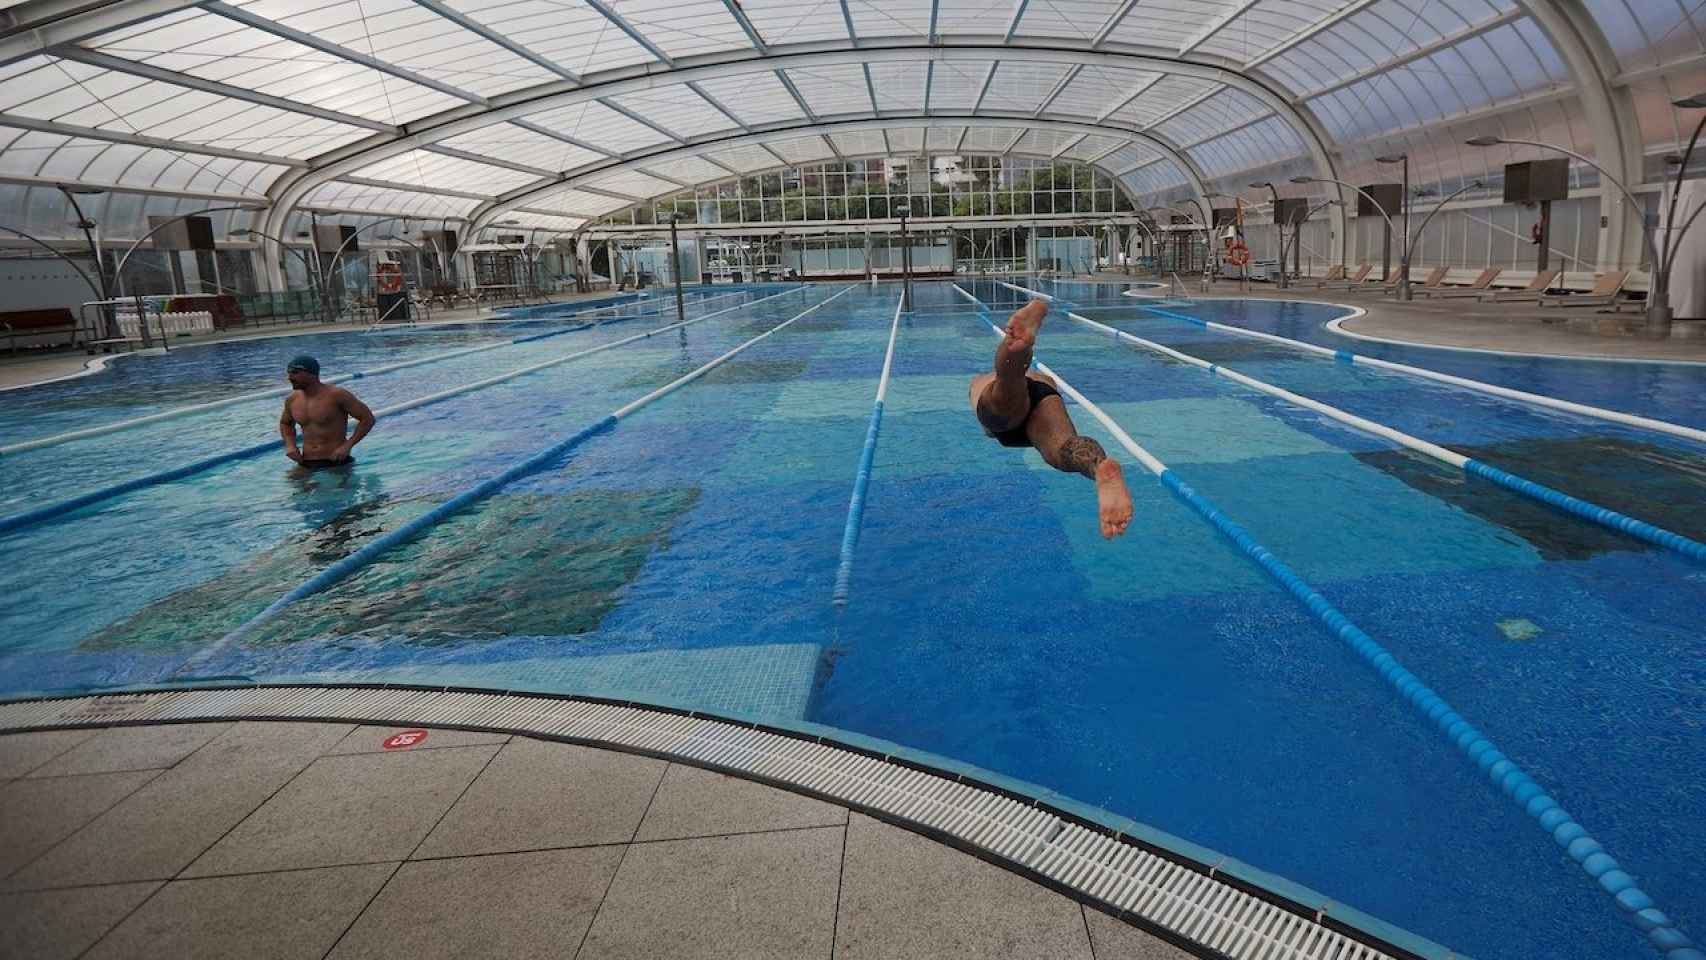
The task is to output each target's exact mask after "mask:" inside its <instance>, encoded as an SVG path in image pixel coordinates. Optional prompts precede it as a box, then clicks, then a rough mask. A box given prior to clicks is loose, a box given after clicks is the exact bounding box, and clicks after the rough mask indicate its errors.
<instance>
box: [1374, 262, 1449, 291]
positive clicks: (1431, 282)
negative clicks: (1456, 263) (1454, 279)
mask: <svg viewBox="0 0 1706 960" xmlns="http://www.w3.org/2000/svg"><path fill="white" fill-rule="evenodd" d="M1450 269H1451V268H1450V267H1434V268H1433V269H1432V270H1429V271H1428V275H1427V276H1426V277H1424V278H1422V282H1421V283H1412V284H1410V292H1411V293H1415V292H1416V291H1419V290H1433V289H1437V288H1438V287H1439V285H1440V282H1441V281H1443V280H1444V279H1445V274H1446V271H1448V270H1450ZM1397 289H1398V284H1396V283H1393V284H1392V285H1391V286H1390V287H1388V288H1387V289H1386V290H1384V291H1382V292H1383V293H1392V292H1394V291H1396V290H1397Z"/></svg>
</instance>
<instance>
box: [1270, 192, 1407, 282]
mask: <svg viewBox="0 0 1706 960" xmlns="http://www.w3.org/2000/svg"><path fill="white" fill-rule="evenodd" d="M1291 182H1292V183H1336V184H1338V185H1339V186H1341V187H1349V188H1351V189H1352V190H1354V191H1356V192H1357V193H1358V194H1360V195H1361V196H1362V197H1363V198H1364V199H1366V200H1367V201H1368V202H1369V205H1370V206H1372V207H1374V210H1375V212H1376V213H1378V214H1380V218H1381V219H1382V220H1385V221H1386V229H1387V230H1389V231H1390V230H1394V229H1396V228H1395V227H1394V226H1393V224H1392V215H1391V214H1389V213H1387V212H1386V208H1385V207H1383V206H1381V205H1380V201H1379V200H1376V199H1374V194H1372V193H1369V192H1368V191H1367V190H1364V189H1363V188H1361V187H1359V186H1357V185H1356V184H1354V183H1350V182H1348V181H1345V180H1335V179H1334V178H1332V177H1292V178H1291ZM1387 236H1391V234H1390V233H1388V234H1387ZM1405 242H1406V243H1408V241H1407V240H1406V241H1405ZM1407 252H1408V251H1406V253H1407ZM1409 264H1410V261H1409V258H1408V257H1407V256H1406V257H1405V258H1404V259H1402V260H1400V261H1399V269H1400V270H1405V271H1408V270H1409V269H1410V266H1409Z"/></svg>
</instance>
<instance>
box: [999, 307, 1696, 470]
mask: <svg viewBox="0 0 1706 960" xmlns="http://www.w3.org/2000/svg"><path fill="white" fill-rule="evenodd" d="M1003 284H1004V285H1005V286H1012V284H1006V283H1004V282H1003ZM1013 289H1015V290H1025V288H1024V287H1014V288H1013ZM1025 292H1027V293H1034V292H1035V291H1031V290H1025ZM1134 306H1135V307H1136V308H1137V309H1139V310H1143V311H1146V312H1148V313H1153V314H1155V315H1156V316H1160V317H1166V318H1167V319H1169V320H1182V321H1184V322H1185V323H1190V324H1194V325H1196V326H1199V327H1202V328H1204V329H1207V330H1216V331H1219V332H1221V333H1229V334H1232V335H1234V336H1240V337H1250V338H1252V339H1255V340H1266V341H1268V342H1269V343H1279V344H1284V345H1285V346H1288V347H1292V348H1294V349H1297V350H1302V351H1304V352H1305V353H1312V354H1315V355H1316V356H1319V357H1330V358H1332V359H1334V360H1337V361H1339V362H1341V363H1352V364H1356V365H1358V366H1369V367H1376V368H1378V369H1381V370H1391V371H1394V372H1396V373H1406V374H1409V375H1410V376H1414V377H1421V378H1423V379H1426V380H1434V381H1437V382H1439V383H1448V384H1451V385H1452V386H1454V387H1462V388H1464V389H1466V390H1474V391H1477V392H1479V393H1485V394H1490V395H1492V396H1495V397H1503V398H1505V399H1507V400H1517V401H1520V402H1523V403H1530V404H1534V405H1535V406H1539V407H1547V408H1549V409H1552V410H1562V411H1564V412H1566V413H1573V414H1576V415H1578V416H1583V417H1592V418H1594V419H1597V420H1606V421H1609V422H1611V423H1618V424H1622V425H1624V426H1627V427H1638V428H1640V429H1642V430H1651V431H1653V432H1655V433H1664V434H1669V435H1670V436H1673V437H1683V438H1685V439H1688V440H1693V441H1695V442H1697V443H1706V430H1700V429H1697V428H1695V427H1689V426H1684V425H1683V424H1680V423H1671V422H1670V421H1668V420H1657V419H1654V418H1652V417H1643V416H1640V415H1638V414H1633V413H1624V412H1623V411H1621V410H1611V409H1607V408H1605V407H1595V406H1592V405H1590V404H1586V403H1576V402H1575V401H1573V400H1560V399H1559V398H1557V397H1549V396H1546V395H1545V394H1541V393H1529V392H1528V391H1526V390H1516V389H1513V388H1511V387H1501V386H1499V385H1498V384H1494V383H1486V382H1484V381H1481V380H1471V379H1469V378H1468V377H1458V376H1453V375H1452V374H1449V373H1440V372H1439V371H1438V370H1429V369H1427V368H1426V367H1413V366H1411V365H1409V364H1407V363H1397V362H1395V361H1392V360H1381V359H1379V358H1378V357H1369V356H1364V355H1363V354H1360V353H1353V352H1351V351H1349V350H1335V349H1332V348H1330V347H1321V346H1316V345H1315V344H1313V343H1305V342H1304V341H1302V340H1293V339H1292V338H1290V337H1282V336H1280V335H1278V334H1274V333H1263V332H1262V331H1260V330H1248V329H1245V328H1244V327H1235V326H1232V325H1230V324H1225V323H1217V322H1215V321H1213V320H1204V319H1202V318H1200V317H1193V316H1190V315H1189V314H1184V313H1175V312H1174V311H1172V310H1164V309H1162V308H1160V307H1151V306H1146V305H1144V304H1141V303H1139V304H1134ZM1109 309H1114V308H1113V307H1110V308H1109Z"/></svg>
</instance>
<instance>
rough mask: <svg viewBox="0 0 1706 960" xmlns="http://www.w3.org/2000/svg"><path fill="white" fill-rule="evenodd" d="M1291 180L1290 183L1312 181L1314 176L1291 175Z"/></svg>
mask: <svg viewBox="0 0 1706 960" xmlns="http://www.w3.org/2000/svg"><path fill="white" fill-rule="evenodd" d="M1291 182H1292V183H1314V182H1315V178H1314V177H1292V178H1291Z"/></svg>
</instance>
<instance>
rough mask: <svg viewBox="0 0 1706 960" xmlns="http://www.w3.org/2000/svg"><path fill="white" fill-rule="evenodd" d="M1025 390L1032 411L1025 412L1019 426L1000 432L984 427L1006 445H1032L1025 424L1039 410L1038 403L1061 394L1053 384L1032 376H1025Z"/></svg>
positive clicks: (997, 440) (985, 430)
mask: <svg viewBox="0 0 1706 960" xmlns="http://www.w3.org/2000/svg"><path fill="white" fill-rule="evenodd" d="M1025 392H1026V393H1027V394H1029V395H1030V398H1031V410H1030V413H1027V414H1025V419H1023V420H1021V421H1019V425H1018V426H1016V427H1014V428H1012V429H1011V430H1003V431H1001V432H1000V433H995V432H993V431H991V430H990V429H989V428H987V427H985V428H984V431H983V432H984V433H987V434H989V435H990V436H992V437H994V438H995V440H996V442H998V443H1000V444H1001V445H1002V446H1004V447H1028V446H1030V445H1031V438H1030V437H1028V436H1026V434H1025V424H1027V423H1029V422H1030V420H1031V414H1033V413H1036V412H1037V404H1039V403H1042V402H1043V400H1045V399H1047V398H1049V397H1058V396H1060V391H1059V390H1056V389H1055V388H1054V386H1053V385H1052V384H1047V383H1044V382H1042V381H1041V380H1035V379H1032V378H1031V377H1026V378H1025Z"/></svg>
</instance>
